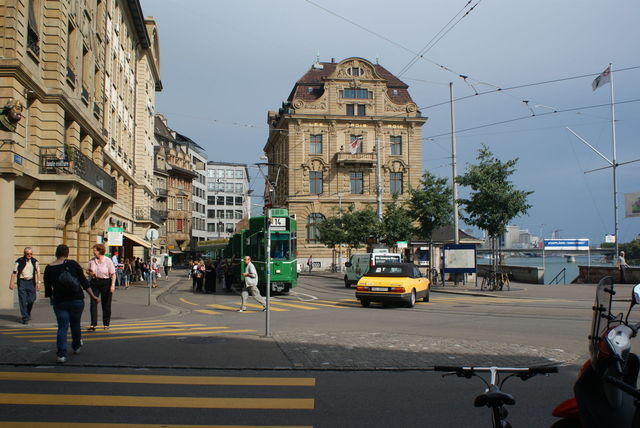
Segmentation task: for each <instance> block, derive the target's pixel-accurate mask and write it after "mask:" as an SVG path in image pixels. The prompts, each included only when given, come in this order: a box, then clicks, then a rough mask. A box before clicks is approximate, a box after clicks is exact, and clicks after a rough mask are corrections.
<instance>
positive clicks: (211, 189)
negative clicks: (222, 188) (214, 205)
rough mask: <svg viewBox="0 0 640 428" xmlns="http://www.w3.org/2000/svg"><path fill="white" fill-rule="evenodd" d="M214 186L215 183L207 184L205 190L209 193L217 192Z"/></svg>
mask: <svg viewBox="0 0 640 428" xmlns="http://www.w3.org/2000/svg"><path fill="white" fill-rule="evenodd" d="M216 184H217V183H207V190H209V191H210V192H214V191H216V190H218V189H217V188H216Z"/></svg>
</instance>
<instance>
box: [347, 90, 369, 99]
mask: <svg viewBox="0 0 640 428" xmlns="http://www.w3.org/2000/svg"><path fill="white" fill-rule="evenodd" d="M341 92H342V98H353V99H357V100H366V99H370V98H373V92H371V91H368V90H366V89H362V88H346V89H344V90H343V91H341Z"/></svg>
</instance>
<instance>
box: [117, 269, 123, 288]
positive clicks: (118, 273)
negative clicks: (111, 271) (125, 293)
mask: <svg viewBox="0 0 640 428" xmlns="http://www.w3.org/2000/svg"><path fill="white" fill-rule="evenodd" d="M122 276H123V275H122V271H121V270H119V269H116V287H122V286H123V285H124V284H123V283H122Z"/></svg>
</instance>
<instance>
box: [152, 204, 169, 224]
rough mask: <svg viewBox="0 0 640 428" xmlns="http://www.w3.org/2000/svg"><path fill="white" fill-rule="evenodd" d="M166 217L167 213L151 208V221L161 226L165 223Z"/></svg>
mask: <svg viewBox="0 0 640 428" xmlns="http://www.w3.org/2000/svg"><path fill="white" fill-rule="evenodd" d="M167 217H168V213H167V211H166V210H156V209H154V208H151V219H152V220H153V221H154V222H156V223H158V224H162V223H164V222H165V221H167Z"/></svg>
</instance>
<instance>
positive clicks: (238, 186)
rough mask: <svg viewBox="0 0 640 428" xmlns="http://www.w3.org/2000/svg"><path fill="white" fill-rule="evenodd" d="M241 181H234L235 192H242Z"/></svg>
mask: <svg viewBox="0 0 640 428" xmlns="http://www.w3.org/2000/svg"><path fill="white" fill-rule="evenodd" d="M242 187H243V186H242V183H236V193H242Z"/></svg>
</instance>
